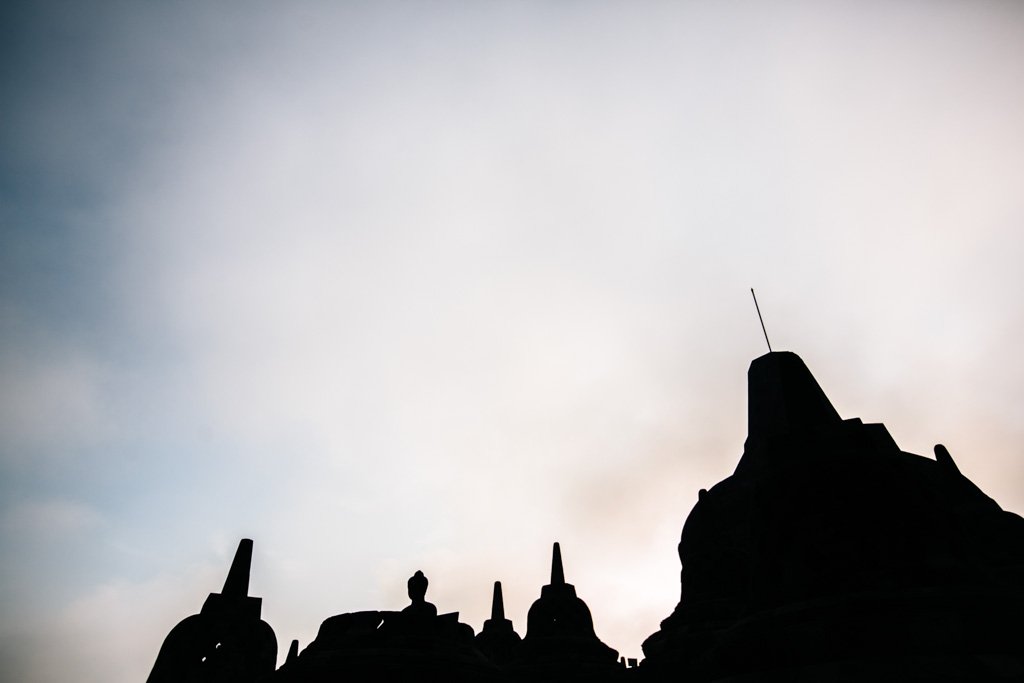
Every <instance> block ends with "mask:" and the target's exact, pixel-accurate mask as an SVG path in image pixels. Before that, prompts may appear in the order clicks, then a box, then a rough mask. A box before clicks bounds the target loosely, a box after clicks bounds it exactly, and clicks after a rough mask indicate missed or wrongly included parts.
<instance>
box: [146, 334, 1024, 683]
mask: <svg viewBox="0 0 1024 683" xmlns="http://www.w3.org/2000/svg"><path fill="white" fill-rule="evenodd" d="M748 391H749V397H748V435H747V439H746V442H745V444H744V450H743V454H742V456H741V457H740V459H739V462H738V464H737V467H736V470H735V472H734V473H733V474H732V475H731V476H729V477H727V478H726V479H725V480H723V481H721V482H719V483H718V484H716V485H714V486H712V487H711V488H710V489H709V490H701V491H700V493H699V498H698V502H697V504H696V506H695V507H694V508H693V510H692V511H691V512H690V515H689V517H688V518H687V520H686V522H685V524H684V525H683V531H682V536H681V539H680V542H679V547H678V552H679V559H680V562H681V563H682V571H681V574H680V584H681V585H680V588H681V591H680V599H679V602H678V604H677V605H676V607H675V610H674V611H673V612H672V613H671V614H670V615H669V616H668V617H667V618H666V619H665V620H664V621H662V622H661V625H660V629H659V630H658V631H657V632H656V633H654V634H653V635H651V636H650V637H649V638H648V639H647V640H646V641H645V642H644V645H643V647H644V653H645V656H646V659H645V660H644V661H643V662H641V664H640V666H639V667H633V666H629V667H626V666H625V665H624V664H623V663H622V662H621V661H620V662H617V661H616V657H617V653H616V651H615V650H614V649H612V648H611V647H609V646H607V645H606V644H604V643H603V642H602V641H601V640H600V639H599V638H598V637H597V635H596V633H595V630H594V623H593V618H592V616H591V612H590V609H589V608H588V607H587V605H586V604H585V603H584V602H583V601H582V600H581V599H580V598H579V597H578V596H577V595H576V589H575V587H574V586H573V585H572V584H569V583H567V582H566V580H565V572H564V569H563V565H562V554H561V547H560V546H559V544H557V543H555V544H554V547H553V549H552V559H551V580H550V583H549V584H547V585H545V586H543V587H542V588H541V595H540V598H538V599H537V600H536V601H535V602H534V603H533V605H532V607H531V608H530V610H529V614H528V618H527V630H526V635H525V637H523V638H522V639H520V637H519V635H518V634H517V633H516V632H515V629H514V628H513V625H512V622H511V621H510V620H508V619H506V618H505V610H504V600H503V596H502V592H501V584H500V583H497V582H496V583H495V586H494V593H493V596H492V609H491V617H490V619H488V620H487V621H485V623H484V627H483V630H482V632H481V633H480V634H478V635H476V636H474V633H473V629H472V627H470V626H469V625H468V624H464V623H461V622H460V621H459V620H458V613H457V612H450V613H446V614H438V611H437V608H436V607H435V606H434V605H433V604H431V603H430V602H428V601H427V600H426V592H427V587H428V581H427V577H426V576H425V575H424V574H423V573H422V572H420V571H417V572H416V573H415V574H413V576H412V577H411V578H410V579H409V581H408V591H409V599H410V604H409V605H408V606H407V607H405V608H404V609H402V610H401V611H367V612H353V613H346V614H339V615H336V616H333V617H330V618H328V619H326V620H325V621H324V622H323V623H322V625H321V626H320V631H319V633H318V634H317V636H316V638H315V639H314V640H313V641H312V642H311V643H309V645H308V646H307V647H306V648H305V649H302V650H301V651H300V649H299V647H298V643H296V642H295V641H292V644H291V647H290V648H289V653H288V657H287V660H286V662H285V663H284V665H283V666H282V667H281V668H279V669H277V670H276V671H275V670H274V666H275V658H276V653H277V641H276V638H275V636H274V632H273V631H272V630H271V629H270V627H269V626H268V625H267V624H266V623H265V622H263V621H262V620H261V619H260V606H261V603H260V599H259V598H252V597H249V596H248V580H249V565H250V562H251V556H252V541H249V540H247V539H243V541H242V542H241V543H240V544H239V548H238V552H237V553H236V556H235V559H234V562H233V563H232V567H231V570H230V572H229V573H228V579H227V581H226V582H225V584H224V589H223V590H222V592H221V593H213V594H211V595H210V597H209V598H208V599H207V601H206V604H204V606H203V609H202V611H201V612H200V613H199V614H197V615H193V616H191V617H188V618H187V619H185V620H184V621H182V622H181V623H180V624H178V625H177V626H176V627H175V628H174V629H173V630H172V631H171V633H170V634H169V635H168V636H167V639H166V641H165V642H164V645H163V647H162V648H161V649H160V653H159V655H158V656H157V661H156V664H155V665H154V667H153V672H152V674H151V675H150V678H149V682H150V683H171V682H183V681H205V682H209V683H243V682H252V683H257V682H260V681H270V682H271V683H282V682H283V683H314V682H316V683H320V682H323V683H326V682H328V681H332V682H333V681H338V680H348V681H371V680H372V681H381V680H439V681H459V682H462V681H465V682H467V683H468V682H469V681H481V682H484V681H503V682H509V683H518V682H527V681H529V682H530V683H533V682H534V681H560V682H574V681H588V682H592V681H598V682H600V681H618V680H624V679H630V680H634V681H640V682H642V681H652V682H660V681H684V682H687V683H708V682H718V683H754V682H764V681H839V682H844V681H936V680H941V681H965V682H966V681H1024V619H1022V618H1021V615H1024V520H1022V519H1021V518H1020V517H1019V516H1017V515H1015V514H1012V513H1009V512H1005V511H1003V510H1002V509H1001V508H1000V507H999V505H998V504H996V502H995V501H993V500H992V499H991V498H989V497H988V496H986V495H985V494H984V493H982V491H981V490H980V489H979V488H978V487H977V486H975V485H974V484H973V483H971V482H970V481H969V480H968V479H967V478H966V477H965V476H964V475H963V474H962V473H961V472H960V470H959V468H958V467H957V465H956V464H955V462H954V461H953V458H952V456H951V455H950V454H949V452H948V451H947V450H946V448H944V447H943V446H941V445H937V446H936V447H935V458H934V459H931V458H926V457H922V456H919V455H914V454H912V453H907V452H905V451H902V450H900V448H899V447H898V446H897V445H896V443H895V441H894V440H893V438H892V437H891V436H890V434H889V432H888V431H887V430H886V428H885V427H884V426H883V425H881V424H864V423H863V422H861V420H859V419H856V418H855V419H843V418H842V417H840V415H839V413H838V412H837V411H836V409H835V408H834V407H833V406H832V404H831V402H830V401H829V400H828V398H827V396H826V395H825V393H824V392H823V391H822V389H821V387H820V386H819V385H818V382H817V381H816V380H815V379H814V377H813V376H812V375H811V373H810V371H809V370H808V369H807V367H806V366H805V365H804V363H803V361H802V360H801V359H800V358H799V357H798V356H796V355H795V354H793V353H789V352H769V353H768V354H766V355H764V356H762V357H760V358H757V359H755V360H754V361H753V363H751V365H750V370H749V372H748Z"/></svg>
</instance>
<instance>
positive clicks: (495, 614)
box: [491, 581, 505, 622]
mask: <svg viewBox="0 0 1024 683" xmlns="http://www.w3.org/2000/svg"><path fill="white" fill-rule="evenodd" d="M504 618H505V601H504V599H502V597H501V581H495V582H494V597H493V598H492V599H491V620H492V621H495V622H497V621H502V620H503V619H504Z"/></svg>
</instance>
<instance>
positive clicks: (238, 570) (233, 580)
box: [220, 538, 252, 598]
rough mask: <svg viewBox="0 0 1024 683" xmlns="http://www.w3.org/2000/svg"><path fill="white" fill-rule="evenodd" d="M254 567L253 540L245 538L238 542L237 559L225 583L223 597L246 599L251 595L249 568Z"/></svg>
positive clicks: (233, 561) (222, 591)
mask: <svg viewBox="0 0 1024 683" xmlns="http://www.w3.org/2000/svg"><path fill="white" fill-rule="evenodd" d="M251 566H252V539H251V538H243V539H242V540H241V541H239V542H238V550H236V551H235V559H234V560H232V561H231V569H229V570H228V578H227V579H226V580H225V581H224V588H222V589H221V591H220V592H221V595H227V596H232V597H238V598H244V597H246V596H247V595H249V568H250V567H251Z"/></svg>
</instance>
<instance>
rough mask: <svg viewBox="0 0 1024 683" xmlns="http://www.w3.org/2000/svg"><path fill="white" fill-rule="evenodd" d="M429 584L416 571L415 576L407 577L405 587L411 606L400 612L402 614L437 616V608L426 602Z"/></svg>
mask: <svg viewBox="0 0 1024 683" xmlns="http://www.w3.org/2000/svg"><path fill="white" fill-rule="evenodd" d="M429 583H430V582H429V581H427V577H426V576H425V575H424V574H423V572H422V571H420V570H418V569H417V570H416V573H415V574H413V575H412V576H410V577H409V581H408V584H407V585H408V588H409V599H410V600H412V604H411V605H409V606H408V607H406V608H405V609H403V610H402V612H403V613H404V614H412V615H425V616H432V617H436V616H437V607H435V606H434V605H433V604H431V603H429V602H427V600H426V595H427V586H428V585H429Z"/></svg>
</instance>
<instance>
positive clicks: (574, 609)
mask: <svg viewBox="0 0 1024 683" xmlns="http://www.w3.org/2000/svg"><path fill="white" fill-rule="evenodd" d="M523 655H524V658H525V661H526V662H528V663H529V662H532V663H533V666H537V665H539V664H541V663H543V664H544V666H549V667H554V668H553V669H552V671H562V669H561V668H560V667H562V666H569V665H570V664H571V667H574V669H573V670H574V671H575V672H576V673H573V674H571V675H570V674H569V673H567V672H566V671H562V675H564V676H566V677H568V679H569V680H574V677H575V676H578V675H582V674H581V673H580V672H585V673H586V676H598V677H600V676H601V675H603V674H602V672H607V671H611V670H612V669H615V668H617V664H616V660H617V659H618V653H617V652H616V651H615V650H613V649H611V648H610V647H608V646H607V645H605V644H604V643H602V642H601V640H600V639H599V638H598V637H597V634H596V633H594V620H593V618H592V617H591V615H590V608H588V607H587V605H586V603H585V602H583V601H582V600H581V599H580V598H579V597H577V595H576V587H575V586H573V585H572V584H570V583H566V581H565V572H564V570H563V567H562V548H561V546H560V545H559V544H558V543H555V544H554V545H553V546H552V549H551V583H549V584H548V585H546V586H543V587H542V588H541V589H540V598H538V599H537V600H536V601H535V602H534V603H533V605H532V606H531V607H530V611H529V612H528V613H527V617H526V637H525V638H524V639H523ZM559 662H560V664H556V663H559ZM586 676H583V677H584V678H586Z"/></svg>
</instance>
